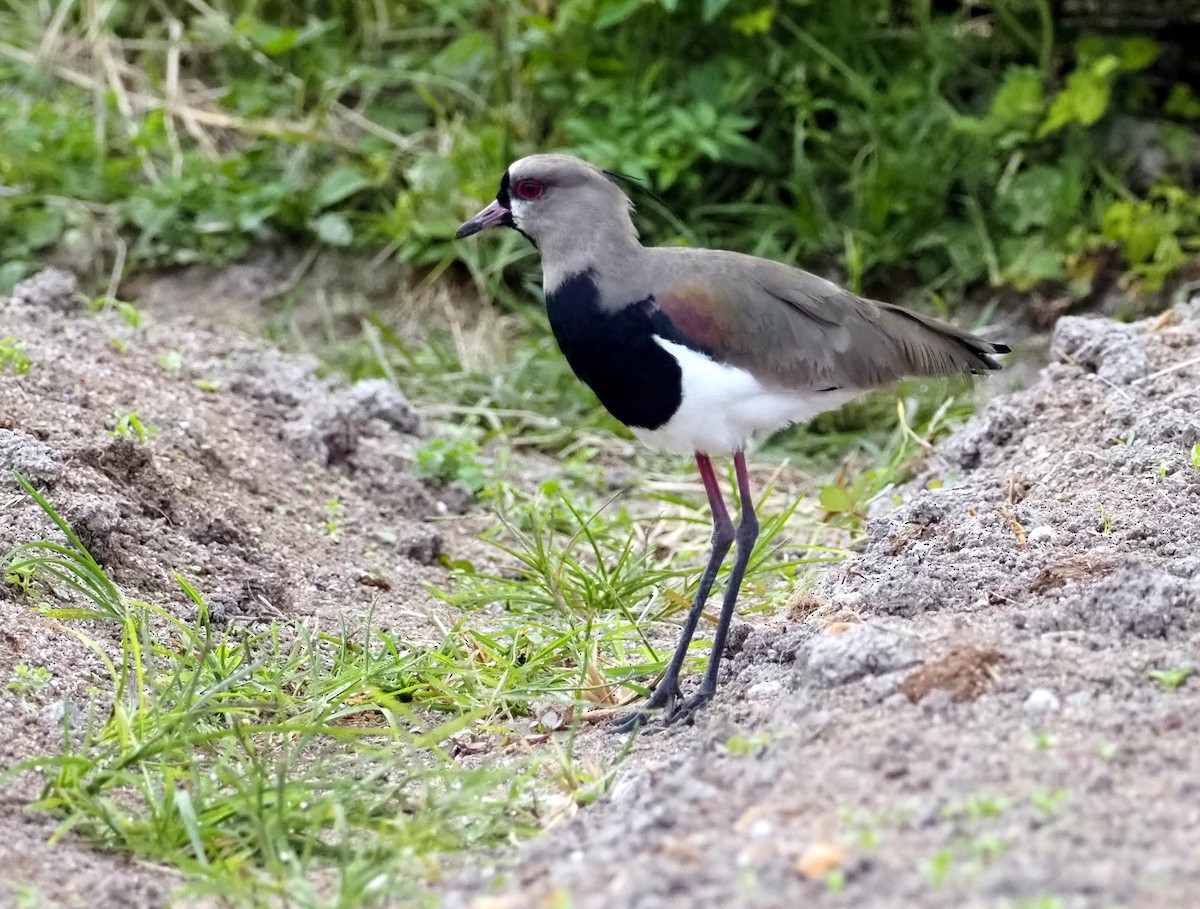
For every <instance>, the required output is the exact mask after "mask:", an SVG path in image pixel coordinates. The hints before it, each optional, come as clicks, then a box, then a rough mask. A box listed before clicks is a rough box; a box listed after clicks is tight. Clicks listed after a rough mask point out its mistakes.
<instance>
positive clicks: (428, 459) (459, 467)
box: [416, 438, 487, 493]
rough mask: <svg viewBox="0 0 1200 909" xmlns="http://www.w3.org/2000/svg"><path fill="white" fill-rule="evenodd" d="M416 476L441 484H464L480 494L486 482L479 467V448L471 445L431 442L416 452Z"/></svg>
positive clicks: (439, 439) (470, 443)
mask: <svg viewBox="0 0 1200 909" xmlns="http://www.w3.org/2000/svg"><path fill="white" fill-rule="evenodd" d="M416 472H417V476H420V477H428V478H430V479H433V480H437V481H438V482H440V483H461V484H462V485H463V486H465V487H466V488H467V489H468V490H470V491H471V492H472V493H478V492H479V491H480V490H481V489H482V488H483V486H484V484H485V483H486V482H487V475H486V473H485V472H484V468H483V465H482V464H480V463H479V447H478V446H477V445H476V444H475V443H474V442H470V441H465V440H458V441H451V440H450V439H444V438H438V439H431V440H430V441H428V442H426V443H425V444H424V445H422V446H421V447H420V448H419V449H417V470H416Z"/></svg>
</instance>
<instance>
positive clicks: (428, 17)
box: [0, 0, 1200, 303]
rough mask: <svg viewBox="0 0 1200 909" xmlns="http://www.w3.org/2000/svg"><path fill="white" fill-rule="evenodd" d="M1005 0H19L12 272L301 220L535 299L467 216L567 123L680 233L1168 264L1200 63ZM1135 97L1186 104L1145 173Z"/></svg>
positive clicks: (922, 262) (1190, 204)
mask: <svg viewBox="0 0 1200 909" xmlns="http://www.w3.org/2000/svg"><path fill="white" fill-rule="evenodd" d="M1039 6H1040V5H1039ZM88 9H89V10H90V8H88ZM1003 9H1004V12H998V13H997V15H996V16H995V17H993V18H992V19H991V20H990V23H989V35H988V39H987V40H983V39H982V38H981V37H980V36H979V35H978V34H977V33H976V31H975V30H974V29H970V28H964V27H963V20H962V12H961V10H958V9H957V8H955V9H950V8H946V9H944V10H943V9H941V8H938V9H930V10H925V11H924V12H923V13H922V14H920V15H915V16H914V15H909V14H908V13H907V11H905V10H902V9H900V8H896V9H884V8H881V7H878V6H876V5H874V4H845V3H840V2H837V0H815V2H813V3H811V4H803V5H799V6H790V7H776V6H770V5H768V6H763V7H761V8H756V9H748V8H747V7H746V6H745V5H744V4H735V3H708V4H704V5H703V7H702V8H701V9H694V8H692V7H690V6H688V5H686V4H679V3H677V2H675V0H657V2H645V3H629V2H624V3H596V2H593V0H569V2H564V3H561V4H557V5H554V6H553V7H551V8H547V9H546V10H542V11H541V12H539V14H538V15H530V14H529V8H528V6H527V4H524V3H522V2H521V0H498V3H497V4H496V5H494V6H487V7H486V8H485V7H479V6H478V5H477V4H470V3H467V2H465V0H451V2H449V3H448V4H447V3H440V4H432V3H418V4H415V5H412V6H411V7H410V8H406V12H405V15H404V16H403V17H396V16H393V15H391V14H389V13H388V11H387V10H388V7H387V6H386V5H385V4H383V5H381V4H371V3H352V4H334V5H332V6H329V5H326V6H322V5H320V4H313V3H309V2H305V3H300V4H293V5H290V6H289V5H284V6H278V7H269V8H268V7H263V6H262V5H261V4H258V3H254V2H250V0H213V2H211V3H194V2H184V0H164V2H161V3H156V4H154V5H152V6H150V7H147V8H144V9H143V8H141V7H137V6H136V5H134V6H129V5H123V4H115V5H104V6H102V7H100V8H97V9H96V10H92V11H90V12H85V11H83V10H81V9H80V8H79V7H78V5H71V6H66V7H63V8H62V9H61V10H59V8H58V7H55V6H53V5H45V4H42V5H34V6H30V5H28V4H10V5H9V6H8V7H7V8H5V9H4V10H3V11H2V12H0V31H2V32H3V33H4V34H5V36H6V43H5V46H4V53H3V55H2V56H0V76H2V77H3V78H4V80H5V84H6V85H7V86H10V88H9V90H8V91H6V93H5V95H4V96H3V97H0V119H3V120H4V121H5V122H9V123H14V124H20V125H19V126H18V127H15V128H13V129H11V130H6V131H5V133H4V135H3V136H0V162H2V163H0V181H2V182H3V184H4V185H5V186H6V187H11V188H12V191H11V192H6V193H5V194H4V195H2V196H0V245H2V246H3V247H4V248H5V250H6V252H7V253H8V255H7V257H6V262H5V264H4V266H3V267H2V268H0V292H2V291H3V290H4V289H6V287H7V286H11V284H12V283H13V282H15V281H16V280H18V279H20V277H21V276H22V275H23V274H24V273H25V272H26V271H27V270H28V268H29V267H30V266H31V264H32V262H33V261H35V260H36V258H37V257H38V256H44V254H45V252H46V251H47V250H49V249H50V248H52V247H53V246H54V245H56V244H68V245H69V244H72V243H76V244H78V243H80V242H81V241H82V240H83V239H84V238H95V239H97V240H99V241H100V242H101V243H102V244H103V249H104V251H106V252H107V254H108V258H109V263H108V264H109V265H110V269H109V271H110V273H109V274H106V275H105V276H104V281H105V283H106V284H107V285H108V286H109V287H110V288H112V289H115V287H116V286H117V283H118V279H119V278H120V276H121V274H122V273H124V272H126V271H129V270H133V269H142V268H147V267H153V266H158V265H164V264H183V263H189V262H194V261H198V260H199V261H222V260H230V259H234V258H236V257H238V256H240V255H242V254H243V253H245V252H246V250H247V249H248V248H249V247H250V246H251V245H252V244H254V243H258V242H263V241H272V240H277V239H281V238H285V239H298V240H301V241H302V242H305V243H309V244H314V245H318V246H320V247H326V248H339V249H340V248H346V247H351V248H360V249H372V250H377V249H379V248H380V247H383V248H384V249H385V251H386V252H392V253H394V254H395V255H396V256H397V257H398V258H399V259H400V260H402V261H404V262H406V263H410V264H412V265H415V266H417V267H421V268H426V269H429V270H431V271H432V272H433V273H435V274H436V273H441V272H442V271H443V270H444V269H445V268H447V267H448V266H449V265H450V264H451V263H453V262H455V261H457V262H459V263H460V264H461V265H462V266H463V267H464V268H465V270H466V271H467V272H468V273H469V274H470V275H471V276H472V278H473V279H474V280H475V282H476V283H477V285H479V286H480V287H481V288H484V289H486V291H487V292H488V293H489V294H492V295H496V296H499V297H500V298H501V299H505V298H507V299H511V298H512V293H511V291H512V286H511V284H512V278H513V274H512V273H513V266H514V265H515V264H516V263H517V262H519V261H520V260H521V259H522V258H523V257H524V256H526V255H528V252H527V251H526V250H524V249H523V248H522V246H521V242H520V240H519V238H515V237H514V238H512V239H511V241H509V242H508V243H507V244H506V246H505V248H504V250H503V252H502V253H500V254H499V255H497V254H495V253H494V252H489V253H487V254H482V253H480V251H479V249H478V246H477V245H471V244H455V243H454V242H453V241H452V240H451V235H452V233H453V229H454V226H455V222H456V216H458V215H461V214H463V213H465V212H467V211H469V210H470V208H471V207H472V206H474V205H477V203H478V201H479V200H481V199H484V198H487V197H490V196H491V195H492V194H493V193H494V192H495V181H496V177H497V174H499V173H501V172H502V170H503V168H504V167H505V166H506V165H507V164H508V163H509V161H511V160H512V159H513V158H515V157H518V156H519V155H521V154H524V153H527V152H530V151H534V150H538V149H549V148H562V149H568V150H571V151H574V152H577V153H580V154H582V155H585V156H587V157H590V158H592V159H594V160H596V161H597V162H598V163H600V164H603V165H605V166H608V167H610V168H614V169H617V170H621V171H624V172H626V173H629V174H632V175H634V176H635V177H638V178H645V179H648V180H649V181H650V182H652V183H653V184H654V185H655V186H656V187H657V189H658V190H659V191H660V192H661V193H662V194H663V196H664V198H665V201H666V204H665V205H664V204H661V203H659V202H658V201H655V200H645V201H644V204H643V208H645V209H646V210H647V211H648V212H649V213H650V214H652V215H653V217H652V218H651V219H650V223H649V224H648V225H647V233H648V235H650V236H651V237H652V238H653V239H655V240H659V241H667V242H686V243H691V244H705V245H721V246H731V247H735V248H740V249H745V250H748V251H752V252H757V253H761V254H769V255H774V256H776V257H778V258H782V259H786V260H791V261H807V262H813V263H817V264H819V265H820V266H822V267H835V268H838V269H840V271H841V272H842V273H843V274H845V275H846V276H847V278H848V280H849V282H850V283H851V284H852V285H853V286H854V287H855V288H859V287H867V288H869V287H871V286H872V285H875V286H884V285H886V284H889V283H891V282H890V280H889V279H890V278H891V277H892V276H893V275H894V274H895V273H897V272H901V273H905V274H906V275H907V276H908V277H909V278H910V279H911V280H910V281H909V282H908V283H910V284H911V285H913V286H918V287H921V288H923V293H922V295H923V296H925V297H940V298H941V299H943V300H949V301H950V302H951V303H952V302H953V301H954V299H955V298H957V297H958V296H959V295H961V293H962V291H963V290H964V289H965V288H967V287H968V286H971V285H978V284H980V283H984V284H987V283H990V284H1000V283H1007V284H1010V285H1013V286H1016V287H1018V288H1027V287H1031V286H1033V285H1035V284H1037V283H1039V282H1044V281H1053V282H1059V283H1062V284H1065V285H1067V286H1068V287H1070V289H1071V290H1072V291H1073V292H1075V293H1077V294H1078V293H1085V292H1087V290H1088V289H1089V288H1090V285H1091V283H1092V281H1093V280H1094V279H1095V278H1096V276H1097V274H1098V273H1099V272H1100V271H1101V270H1102V268H1101V266H1102V264H1103V261H1104V255H1103V248H1104V247H1108V246H1111V245H1113V244H1116V245H1117V247H1118V248H1119V249H1120V251H1121V253H1122V255H1123V257H1124V260H1125V262H1126V265H1127V267H1128V268H1129V269H1130V273H1131V275H1132V276H1133V277H1134V278H1135V280H1138V281H1140V282H1142V283H1143V284H1144V285H1146V286H1154V285H1155V284H1156V283H1158V282H1160V281H1162V280H1165V279H1166V277H1167V276H1169V275H1171V274H1172V272H1173V270H1174V269H1177V267H1178V263H1179V262H1180V257H1181V256H1187V255H1189V254H1191V253H1193V252H1194V250H1193V246H1194V244H1195V242H1196V236H1197V234H1198V233H1200V228H1198V227H1197V225H1196V219H1197V215H1196V197H1195V195H1194V193H1193V192H1192V191H1191V189H1190V187H1189V184H1188V182H1187V172H1186V161H1187V151H1186V149H1187V132H1186V129H1185V127H1184V125H1182V124H1185V123H1186V122H1187V119H1188V118H1190V117H1193V116H1194V114H1193V113H1192V112H1193V111H1194V110H1195V108H1196V105H1197V103H1198V102H1197V100H1196V97H1195V94H1194V92H1193V91H1192V90H1191V89H1190V88H1189V87H1188V86H1187V85H1185V84H1183V83H1179V84H1176V85H1173V86H1171V87H1170V91H1167V92H1157V91H1155V89H1157V88H1158V86H1157V83H1156V82H1154V81H1152V80H1151V78H1150V77H1148V76H1147V75H1146V70H1147V68H1148V67H1149V66H1150V65H1151V64H1152V63H1153V62H1154V61H1155V58H1156V56H1157V55H1158V53H1159V46H1158V45H1157V44H1156V43H1155V42H1153V41H1150V40H1148V39H1146V38H1144V37H1139V36H1129V37H1122V38H1109V37H1095V36H1086V35H1085V36H1083V37H1081V38H1080V39H1079V40H1077V41H1073V42H1071V43H1068V41H1069V40H1070V39H1068V38H1064V37H1060V36H1062V35H1068V34H1070V33H1071V32H1072V30H1070V29H1057V28H1055V22H1054V18H1053V16H1052V15H1051V13H1050V12H1049V11H1047V12H1045V14H1044V15H1041V16H1039V17H1038V19H1037V23H1036V25H1035V26H1034V27H1032V28H1031V27H1030V25H1029V24H1028V23H1027V22H1025V21H1024V20H1023V17H1022V16H1018V15H1016V14H1015V13H1013V12H1012V11H1010V10H1008V8H1007V7H1004V8H1003ZM1043 9H1048V8H1044V7H1043ZM47 34H54V35H56V36H57V37H58V40H57V41H55V42H48V41H46V40H45V35H47ZM1166 40H1169V36H1168V38H1167V39H1166ZM551 47H553V48H556V49H558V50H557V51H556V52H555V53H550V52H549V51H548V48H551ZM114 58H115V59H116V60H119V61H120V65H119V66H114V67H112V68H110V69H109V70H107V72H106V70H105V64H106V61H108V62H111V61H112V60H113V59H114ZM173 60H174V61H176V63H177V64H178V67H177V76H176V77H175V78H174V79H172V80H168V79H166V78H165V77H164V75H163V74H164V73H165V72H172V71H176V63H172V62H171V61H173ZM398 60H400V61H403V63H402V64H397V63H396V61H398ZM798 61H804V63H803V64H801V63H799V62H798ZM1060 72H1061V73H1062V74H1063V76H1062V78H1061V79H1060V78H1059V77H1058V75H1057V74H1058V73H1060ZM1159 95H1161V96H1162V98H1163V100H1162V101H1161V102H1159V101H1155V100H1153V99H1154V98H1155V97H1156V96H1159ZM1129 114H1132V115H1135V116H1138V117H1141V118H1144V119H1149V118H1158V119H1161V120H1162V121H1163V124H1164V125H1163V136H1164V138H1163V142H1162V144H1163V148H1164V151H1165V153H1166V156H1167V159H1168V167H1167V168H1166V170H1165V171H1164V174H1163V176H1162V178H1161V181H1160V185H1159V186H1156V187H1155V188H1154V189H1153V190H1151V191H1150V192H1149V193H1147V194H1145V198H1139V197H1138V196H1137V195H1136V194H1134V193H1133V192H1131V191H1130V190H1129V189H1127V188H1126V187H1124V186H1122V185H1121V183H1120V178H1121V176H1122V175H1123V174H1124V173H1125V172H1126V171H1127V170H1128V169H1129V162H1128V158H1129V157H1130V156H1128V155H1126V154H1124V153H1123V152H1124V151H1125V150H1124V149H1121V148H1119V147H1116V146H1119V145H1120V143H1115V142H1113V141H1112V134H1111V131H1110V129H1109V126H1110V123H1111V121H1112V120H1114V119H1115V118H1117V117H1119V116H1121V115H1129ZM1171 121H1174V122H1171ZM617 136H619V137H620V140H619V141H617V140H616V139H615V138H614V137H617ZM1180 137H1182V138H1180ZM672 209H674V210H676V211H678V212H680V214H681V215H682V216H683V217H677V216H675V215H674V214H672V211H671V210H672ZM111 293H112V290H110V291H109V293H108V294H106V299H108V298H111Z"/></svg>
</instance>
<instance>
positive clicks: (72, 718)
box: [38, 700, 83, 729]
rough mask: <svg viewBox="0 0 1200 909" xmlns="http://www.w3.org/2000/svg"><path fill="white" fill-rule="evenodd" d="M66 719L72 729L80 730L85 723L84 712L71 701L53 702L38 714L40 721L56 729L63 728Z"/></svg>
mask: <svg viewBox="0 0 1200 909" xmlns="http://www.w3.org/2000/svg"><path fill="white" fill-rule="evenodd" d="M64 718H65V719H66V721H67V722H68V723H69V724H70V726H71V728H72V729H78V728H80V726H81V724H82V723H83V711H82V710H80V709H79V708H78V707H76V706H75V705H74V704H72V703H71V702H70V701H65V700H60V701H52V702H51V703H49V704H47V705H46V706H45V707H43V708H42V709H41V711H40V712H39V713H38V719H40V720H41V721H42V722H43V723H44V724H45V725H47V726H52V727H53V728H55V729H61V728H62V724H63V719H64Z"/></svg>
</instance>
